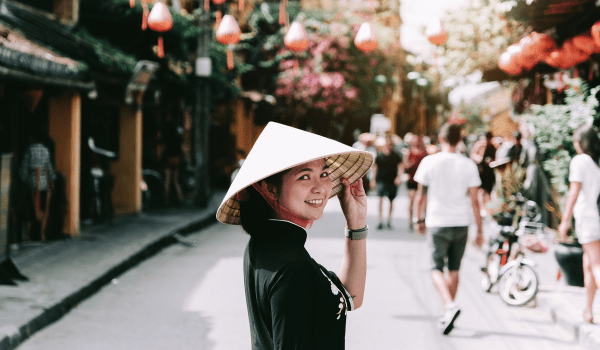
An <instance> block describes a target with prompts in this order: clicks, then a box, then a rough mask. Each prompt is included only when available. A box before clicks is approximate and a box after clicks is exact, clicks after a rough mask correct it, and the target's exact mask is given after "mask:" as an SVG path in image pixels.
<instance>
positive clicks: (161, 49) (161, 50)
mask: <svg viewBox="0 0 600 350" xmlns="http://www.w3.org/2000/svg"><path fill="white" fill-rule="evenodd" d="M157 55H158V58H163V57H165V45H164V43H163V38H162V35H159V36H158V52H157Z"/></svg>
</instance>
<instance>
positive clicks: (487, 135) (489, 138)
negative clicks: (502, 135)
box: [485, 131, 494, 140]
mask: <svg viewBox="0 0 600 350" xmlns="http://www.w3.org/2000/svg"><path fill="white" fill-rule="evenodd" d="M492 137H494V135H492V132H491V131H488V132H486V133H485V138H486V139H488V140H491V139H492Z"/></svg>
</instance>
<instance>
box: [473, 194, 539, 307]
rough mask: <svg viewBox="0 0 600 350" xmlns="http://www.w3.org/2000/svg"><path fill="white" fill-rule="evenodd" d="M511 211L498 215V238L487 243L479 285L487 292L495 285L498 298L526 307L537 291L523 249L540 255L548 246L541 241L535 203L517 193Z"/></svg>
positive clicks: (531, 263) (535, 280)
mask: <svg viewBox="0 0 600 350" xmlns="http://www.w3.org/2000/svg"><path fill="white" fill-rule="evenodd" d="M511 202H512V203H513V204H514V205H513V207H512V208H510V210H507V211H504V212H502V213H501V214H500V215H497V216H496V217H495V219H496V220H497V224H498V225H497V231H498V236H497V237H496V238H494V239H492V240H490V242H489V246H488V252H487V259H486V265H485V266H484V267H482V269H481V270H482V271H483V272H484V276H483V277H482V279H481V286H482V288H483V290H485V291H486V292H488V293H489V292H490V291H491V290H492V288H493V287H494V285H498V293H499V295H500V298H501V299H502V300H503V301H504V302H505V303H507V304H508V305H512V306H521V305H525V304H527V303H528V302H530V301H531V300H533V298H535V296H536V294H537V292H538V276H537V273H536V272H535V270H534V266H535V263H534V262H533V261H531V260H529V259H526V258H525V250H526V249H528V250H531V251H537V252H543V251H545V250H547V246H546V245H545V244H544V242H543V240H542V239H541V238H542V237H543V235H544V225H543V224H542V223H541V217H542V215H541V213H540V211H539V210H538V208H537V204H536V203H535V202H534V201H528V200H526V199H525V198H524V197H523V196H522V195H521V194H520V193H518V194H517V195H516V196H513V197H511Z"/></svg>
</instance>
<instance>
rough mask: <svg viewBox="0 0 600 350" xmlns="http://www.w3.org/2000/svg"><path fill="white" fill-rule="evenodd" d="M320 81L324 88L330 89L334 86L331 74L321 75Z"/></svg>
mask: <svg viewBox="0 0 600 350" xmlns="http://www.w3.org/2000/svg"><path fill="white" fill-rule="evenodd" d="M319 81H320V82H321V86H323V87H324V88H328V87H330V86H331V85H332V84H333V79H332V78H331V77H330V76H329V74H326V73H325V74H321V76H320V77H319Z"/></svg>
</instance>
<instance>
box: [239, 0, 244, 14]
mask: <svg viewBox="0 0 600 350" xmlns="http://www.w3.org/2000/svg"><path fill="white" fill-rule="evenodd" d="M239 1H240V2H239V6H240V12H242V11H244V5H245V4H244V0H239Z"/></svg>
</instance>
